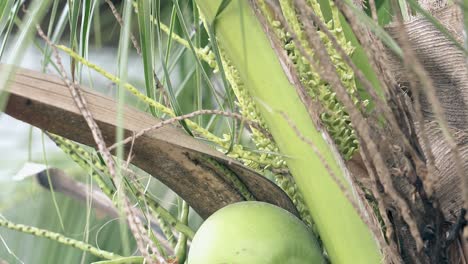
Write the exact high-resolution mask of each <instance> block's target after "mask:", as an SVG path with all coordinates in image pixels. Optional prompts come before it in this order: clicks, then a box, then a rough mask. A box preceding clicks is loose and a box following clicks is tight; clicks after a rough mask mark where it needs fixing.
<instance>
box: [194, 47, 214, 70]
mask: <svg viewBox="0 0 468 264" xmlns="http://www.w3.org/2000/svg"><path fill="white" fill-rule="evenodd" d="M198 51H199V52H198V55H199V56H200V57H201V58H202V59H203V60H204V61H205V62H206V63H207V64H208V66H210V67H211V68H212V69H213V72H217V71H218V63H216V55H215V54H214V53H213V51H211V49H210V47H208V46H205V47H204V48H203V49H200V50H198Z"/></svg>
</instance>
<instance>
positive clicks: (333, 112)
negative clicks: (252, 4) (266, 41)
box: [264, 0, 367, 159]
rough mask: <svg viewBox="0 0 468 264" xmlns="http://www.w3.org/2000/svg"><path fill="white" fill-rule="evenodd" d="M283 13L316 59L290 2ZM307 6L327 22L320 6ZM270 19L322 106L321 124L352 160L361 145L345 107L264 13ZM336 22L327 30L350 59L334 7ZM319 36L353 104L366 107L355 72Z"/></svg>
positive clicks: (284, 1)
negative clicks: (359, 95)
mask: <svg viewBox="0 0 468 264" xmlns="http://www.w3.org/2000/svg"><path fill="white" fill-rule="evenodd" d="M279 2H280V5H281V9H282V11H283V15H284V17H285V19H286V21H287V22H288V25H289V27H290V29H291V30H293V31H294V35H295V36H296V38H297V40H298V41H299V43H300V45H301V47H302V48H303V49H304V50H305V52H307V53H308V55H310V57H313V50H312V49H311V48H310V45H309V43H308V42H307V40H306V39H305V37H304V29H303V25H302V23H300V20H299V18H298V14H297V12H296V10H295V8H294V6H293V4H292V3H291V1H288V0H280V1H279ZM308 4H309V5H310V7H311V8H312V9H313V10H314V13H315V14H316V15H317V16H318V17H319V18H321V19H322V21H323V20H324V18H323V15H322V13H321V10H320V5H319V3H318V2H316V1H313V0H309V1H308ZM264 12H265V14H266V17H267V19H270V21H269V23H270V24H271V25H272V26H273V28H274V29H275V33H276V34H277V36H278V37H279V38H280V40H281V41H282V43H283V45H284V48H285V50H286V52H287V54H288V56H289V58H290V60H291V62H292V63H293V66H294V68H295V69H296V71H297V73H298V76H299V80H300V82H301V84H302V85H303V86H304V88H305V89H306V90H307V92H308V94H309V95H310V96H311V98H312V99H313V100H317V101H318V102H320V103H321V104H322V106H323V108H324V112H323V113H321V115H320V117H321V120H322V122H323V124H324V126H325V128H326V129H327V131H328V132H329V133H330V136H331V137H332V138H333V140H334V142H335V144H336V145H337V147H338V149H339V151H340V152H341V154H342V155H343V157H344V158H345V159H349V158H351V157H352V155H353V154H354V153H355V152H356V150H357V149H358V141H357V138H356V135H355V132H354V129H353V127H352V126H351V121H350V118H349V115H348V114H347V113H346V112H345V110H344V107H343V105H342V104H341V103H340V102H339V101H338V99H337V97H336V94H335V93H334V92H333V90H332V88H331V87H330V85H329V84H328V83H327V82H325V81H324V80H323V79H322V78H321V77H320V75H319V73H318V71H317V70H316V69H314V68H313V67H312V65H310V63H309V61H308V59H307V58H306V57H304V56H303V55H302V53H301V50H300V49H299V48H298V47H297V46H296V44H297V42H294V41H293V39H292V37H291V35H290V34H289V32H286V30H285V27H284V26H283V25H281V23H280V22H279V21H275V20H273V19H272V17H271V16H268V15H267V14H268V11H267V10H266V9H264ZM332 15H333V19H332V20H330V21H329V22H328V23H326V25H327V28H328V30H329V31H330V32H331V33H332V34H333V35H334V36H335V37H336V39H337V41H338V43H339V44H340V45H341V46H342V48H343V49H344V50H345V52H346V53H347V54H348V55H349V54H352V52H353V51H354V48H353V47H352V45H351V43H350V42H347V41H346V39H345V37H344V34H343V32H342V28H341V25H340V22H339V18H338V11H337V9H336V8H335V7H334V6H333V5H332ZM318 33H319V36H320V39H321V41H322V43H323V44H324V45H325V46H326V48H327V51H328V54H329V56H330V58H331V60H332V62H333V64H334V65H335V68H336V71H337V73H338V75H339V76H340V79H341V82H342V83H343V84H344V86H345V87H346V90H347V92H348V94H349V95H350V96H351V98H352V100H353V102H354V104H355V105H356V106H358V107H359V108H361V107H363V106H365V105H366V104H367V102H366V101H361V100H360V99H359V97H358V95H357V88H356V84H355V80H354V74H353V71H352V69H351V68H350V67H349V66H348V65H347V64H346V63H345V62H344V61H343V59H342V58H341V56H339V54H338V52H337V51H336V50H335V49H334V48H333V44H332V43H331V41H330V40H329V39H328V37H327V36H326V34H325V33H324V32H321V31H319V32H318Z"/></svg>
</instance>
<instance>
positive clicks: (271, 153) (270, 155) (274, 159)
mask: <svg viewBox="0 0 468 264" xmlns="http://www.w3.org/2000/svg"><path fill="white" fill-rule="evenodd" d="M221 54H223V53H221ZM223 67H224V68H225V70H226V77H227V79H228V81H229V83H230V84H231V87H232V89H233V90H234V93H235V95H236V97H237V100H238V102H237V105H238V107H239V109H240V113H241V114H242V115H243V116H244V117H246V118H248V119H249V120H254V121H256V122H257V123H258V124H260V126H261V127H262V128H263V129H264V130H266V131H268V130H267V126H266V124H265V121H264V120H263V118H262V116H261V115H260V114H259V111H258V109H257V107H256V105H255V102H254V101H253V99H252V97H251V96H250V94H249V93H248V90H247V89H245V87H244V83H243V82H242V79H241V78H240V75H239V72H238V71H237V69H236V68H235V67H234V66H233V65H232V64H231V63H230V62H229V60H228V59H227V58H226V57H225V56H223ZM251 131H252V140H253V142H254V143H255V145H256V149H257V150H258V151H259V152H260V153H261V154H260V156H258V153H253V152H250V151H246V150H244V149H243V147H242V146H241V145H236V146H234V147H233V150H232V151H231V153H230V154H229V155H230V156H231V157H233V158H236V159H238V160H240V161H242V162H243V163H244V165H246V166H248V167H250V168H253V169H255V170H257V171H258V172H260V173H261V172H264V171H265V170H267V169H271V168H273V169H286V168H287V165H286V161H285V160H283V159H282V157H281V156H279V155H277V154H276V153H279V149H278V147H277V146H276V144H275V143H274V142H273V141H272V140H271V139H270V138H269V137H266V136H265V134H264V133H263V132H262V131H259V130H257V129H256V128H254V127H251ZM223 139H225V140H229V139H230V136H229V135H224V137H223ZM254 154H255V155H254ZM255 158H257V160H255ZM273 176H274V178H275V181H276V183H277V184H278V186H279V187H280V188H281V189H282V190H284V192H285V193H286V194H287V195H288V196H289V197H290V198H291V200H292V201H293V203H294V204H295V206H296V208H297V210H298V212H299V214H300V216H301V218H302V219H303V220H304V222H305V223H306V224H307V225H308V226H310V227H311V228H312V227H313V225H312V217H311V215H310V212H309V211H308V209H307V206H306V205H305V202H304V199H303V197H302V195H301V193H300V191H299V190H298V188H297V186H296V183H295V182H294V180H293V179H292V177H286V176H284V175H281V174H274V175H273Z"/></svg>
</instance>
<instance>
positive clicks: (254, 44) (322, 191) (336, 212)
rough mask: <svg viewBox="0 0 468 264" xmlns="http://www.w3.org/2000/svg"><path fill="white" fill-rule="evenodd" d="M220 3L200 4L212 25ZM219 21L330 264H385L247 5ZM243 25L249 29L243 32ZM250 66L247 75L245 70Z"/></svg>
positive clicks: (205, 0) (234, 5)
mask: <svg viewBox="0 0 468 264" xmlns="http://www.w3.org/2000/svg"><path fill="white" fill-rule="evenodd" d="M221 2H222V1H221V0H197V4H198V5H199V8H200V10H201V13H202V14H203V15H204V16H205V17H206V19H207V21H208V22H209V23H211V22H212V21H213V18H214V17H215V15H216V11H217V10H218V7H219V6H220V4H221ZM241 8H242V10H241ZM241 13H242V16H243V22H242V23H241V21H240V14H241ZM216 19H217V21H216V33H217V38H218V40H219V44H220V46H221V47H222V48H223V50H224V51H225V53H226V56H228V57H229V59H230V60H231V62H232V64H233V65H234V66H235V67H237V68H238V69H239V73H240V76H241V78H242V80H243V81H244V83H245V87H246V89H247V90H248V92H249V93H250V95H251V96H252V98H254V101H255V103H256V105H257V106H258V108H259V110H260V114H261V115H262V117H263V118H264V120H265V123H266V124H267V126H268V128H269V130H270V132H271V133H272V135H273V137H274V139H275V141H276V142H277V144H278V147H279V149H280V150H281V152H282V154H284V155H285V157H287V158H286V161H287V164H288V167H289V168H290V170H291V172H292V174H293V176H294V178H295V180H296V182H297V185H298V187H299V189H300V190H301V191H302V193H303V194H304V198H305V202H306V205H307V207H308V208H309V210H310V212H311V214H312V217H313V219H314V222H315V223H316V226H317V229H318V231H319V233H320V237H321V239H322V241H323V243H324V246H325V248H326V250H327V252H328V255H329V256H330V259H331V260H332V262H333V263H350V261H351V262H353V263H379V262H381V260H382V256H381V255H380V251H379V249H378V247H377V244H376V241H375V239H374V238H373V236H372V233H371V231H370V230H369V228H368V227H367V226H366V225H365V224H364V222H363V221H362V220H361V219H360V217H359V215H358V213H357V212H356V211H355V209H354V208H353V206H352V205H351V203H350V202H349V201H348V200H347V198H346V196H345V194H344V193H343V192H342V191H341V189H340V187H339V186H338V185H337V184H336V182H335V181H334V180H333V178H332V176H331V175H330V170H331V171H332V172H333V173H334V174H335V175H337V176H338V177H341V179H342V180H344V177H343V171H342V170H341V169H340V167H339V165H338V162H337V161H336V160H335V158H334V155H333V153H332V150H331V147H330V146H329V145H328V143H327V142H326V141H325V140H324V139H323V137H322V135H321V133H320V132H319V131H317V129H316V128H315V127H314V124H313V122H312V120H311V119H310V117H309V115H308V113H307V110H306V108H305V106H304V105H303V104H302V102H301V100H300V98H299V96H298V95H297V93H296V91H295V88H294V87H293V86H292V85H291V83H290V82H289V81H288V79H287V77H286V75H285V73H284V72H283V69H282V67H281V64H280V62H279V60H278V59H277V56H276V54H275V52H274V51H273V49H272V48H271V46H270V42H269V40H268V39H267V37H266V35H265V34H264V32H263V29H262V27H261V25H260V23H259V22H258V21H257V19H256V17H255V15H254V14H253V11H252V10H251V9H250V8H249V5H246V4H244V5H239V1H232V2H231V3H230V5H229V6H228V7H227V8H226V9H225V10H224V11H223V12H222V13H221V14H220V15H219V16H218V17H217V18H216ZM242 24H243V25H244V26H245V28H241V27H240V25H242ZM243 37H245V39H246V41H244V44H242V41H241V40H242V38H243ZM244 48H245V49H247V51H248V52H246V51H245V50H244ZM245 54H248V56H246V55H245ZM246 65H248V69H249V71H246V70H245V69H246V67H245V66H246ZM283 114H284V115H285V116H287V117H288V118H289V119H290V120H291V122H292V123H294V124H295V125H296V126H297V128H298V130H299V131H300V133H301V134H302V135H304V136H305V137H306V138H307V139H309V140H311V141H312V142H313V143H314V145H315V146H316V147H317V149H318V150H319V152H320V155H321V156H322V157H323V158H324V159H325V160H326V163H327V164H323V163H322V162H321V161H320V157H319V156H318V155H317V154H315V153H314V151H313V150H312V149H311V147H310V146H309V145H308V144H307V143H306V142H304V141H303V140H301V138H300V137H299V135H298V134H297V133H296V132H295V131H294V129H293V127H292V126H291V124H290V123H288V121H287V120H286V119H285V118H284V116H283ZM326 165H328V166H329V167H330V170H329V169H327V168H326ZM346 186H348V185H346ZM348 191H349V192H351V190H348Z"/></svg>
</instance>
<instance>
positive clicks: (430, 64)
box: [387, 1, 468, 263]
mask: <svg viewBox="0 0 468 264" xmlns="http://www.w3.org/2000/svg"><path fill="white" fill-rule="evenodd" d="M426 2H427V3H426ZM426 2H424V3H426V4H427V6H424V5H423V7H424V8H426V9H427V10H429V11H431V13H432V14H433V16H434V17H436V18H437V19H438V20H439V21H440V22H441V23H442V24H443V25H444V26H445V27H446V28H447V30H448V31H449V32H450V33H451V34H452V35H453V36H454V38H455V39H456V40H458V41H459V42H461V40H462V32H463V27H462V15H461V12H460V10H459V9H458V8H457V7H456V6H449V7H444V8H441V9H440V8H439V7H441V6H444V5H445V4H444V3H439V2H436V3H435V2H434V1H426ZM424 3H422V4H424ZM405 30H406V31H407V33H408V36H409V39H408V40H402V39H399V37H400V36H401V35H400V34H398V27H396V26H390V27H388V28H387V31H388V32H389V33H390V35H392V36H393V37H394V38H395V39H396V40H397V41H398V42H401V41H409V43H410V45H411V48H412V50H413V51H414V53H415V54H416V56H417V58H418V60H419V62H421V64H422V65H423V67H424V69H425V71H426V72H427V73H428V75H429V77H430V78H431V79H432V82H433V85H434V88H435V92H436V96H437V98H438V100H439V101H440V103H441V106H442V108H443V110H444V112H445V116H444V118H445V119H446V120H447V123H448V126H449V129H450V132H451V134H452V135H454V138H455V141H456V143H457V146H458V149H459V151H460V156H461V158H462V165H463V168H464V170H465V171H468V135H467V134H466V133H467V132H468V108H467V104H468V68H467V65H466V56H465V54H464V53H463V51H461V50H460V49H459V48H458V47H457V46H456V45H455V44H454V43H453V42H452V41H451V40H449V39H448V38H447V37H446V36H444V35H443V33H441V32H440V31H439V30H438V29H437V28H436V27H435V26H434V25H433V24H432V23H431V22H429V21H428V20H426V19H425V18H422V17H416V18H412V20H411V21H408V22H407V23H405ZM388 57H389V61H390V63H389V66H390V69H391V71H392V74H393V75H394V77H395V78H396V80H397V82H398V83H399V85H400V86H401V87H402V88H403V89H405V90H408V91H411V89H408V87H409V85H410V83H411V81H414V79H413V80H412V79H411V78H414V75H413V76H412V75H411V74H407V73H408V72H410V71H409V69H408V68H406V67H404V66H403V63H402V62H401V61H400V60H399V59H398V58H397V57H396V56H393V55H392V54H391V53H389V56H388ZM415 83H416V84H417V87H416V89H419V90H420V97H419V98H411V101H412V102H415V101H416V100H419V102H420V103H421V111H422V114H423V118H424V121H423V122H424V124H423V127H421V125H420V124H417V123H415V127H416V129H417V133H416V134H417V137H418V139H419V142H420V143H419V144H420V145H423V143H422V140H421V135H422V134H421V131H422V129H424V131H425V133H426V134H427V137H428V139H429V142H430V148H431V149H432V152H433V154H434V158H435V166H436V171H435V173H434V174H433V175H430V174H429V175H427V177H425V178H424V179H422V178H420V179H419V180H423V181H424V182H421V184H420V187H421V188H422V189H423V188H424V187H423V186H428V185H433V187H434V189H433V190H434V192H433V195H432V196H428V197H426V198H424V197H421V196H420V194H421V193H422V192H421V190H418V188H417V185H415V184H411V180H410V178H406V179H403V178H402V179H398V180H396V182H397V183H399V184H400V186H399V187H398V189H399V190H404V189H406V191H403V192H402V193H401V195H402V196H403V197H405V199H407V200H408V202H409V203H411V204H412V207H413V214H414V216H415V218H416V219H417V222H418V223H419V224H420V226H419V230H420V231H421V235H422V238H423V239H424V242H425V244H424V245H425V247H424V250H425V254H423V255H420V254H418V252H417V250H416V248H415V245H414V244H415V243H414V239H413V238H412V237H411V235H409V233H408V232H406V233H405V231H406V228H407V225H406V223H404V222H399V221H398V220H397V219H396V221H395V222H394V225H395V229H396V232H395V233H396V239H397V240H398V243H399V245H400V248H399V250H400V252H401V254H402V257H403V259H404V260H405V262H407V263H466V262H465V261H466V260H465V257H464V256H463V252H462V250H461V248H460V244H459V241H457V240H455V241H450V240H448V239H447V232H450V230H451V227H452V226H453V224H454V223H455V222H456V221H457V218H458V217H459V214H460V210H461V209H462V208H463V196H462V193H463V190H462V188H463V186H462V185H463V184H462V183H463V181H462V179H460V177H459V176H458V174H457V172H456V168H455V159H454V156H453V153H452V152H451V149H450V146H449V145H448V144H447V141H446V138H445V136H444V135H443V133H442V132H441V130H440V127H439V126H438V124H437V123H436V122H435V121H434V120H435V119H436V118H435V112H434V107H433V105H432V104H431V103H429V100H428V99H427V97H426V96H425V95H424V94H425V91H424V90H423V89H427V88H426V87H424V86H423V85H422V84H421V83H419V82H417V81H416V82H415ZM410 96H411V94H410ZM411 106H412V105H410V107H411ZM415 111H416V110H414V109H413V113H412V116H413V118H412V119H413V120H416V118H415V116H416V113H415ZM424 154H425V155H424V156H425V157H428V156H429V155H428V153H427V152H426V153H424ZM417 176H418V177H420V176H421V175H417ZM411 189H413V190H411ZM411 193H413V194H414V195H415V196H414V197H415V199H409V198H410V196H409V194H411ZM418 196H419V197H418ZM420 202H422V203H420ZM428 206H429V207H428ZM430 207H432V208H430ZM394 215H398V212H394ZM431 216H432V217H433V218H432V219H431ZM397 218H398V217H397ZM421 224H422V225H421ZM429 249H431V250H440V252H441V253H440V254H439V256H438V257H435V255H434V254H433V253H432V252H430V251H429ZM411 254H413V256H411ZM418 255H419V257H418Z"/></svg>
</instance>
